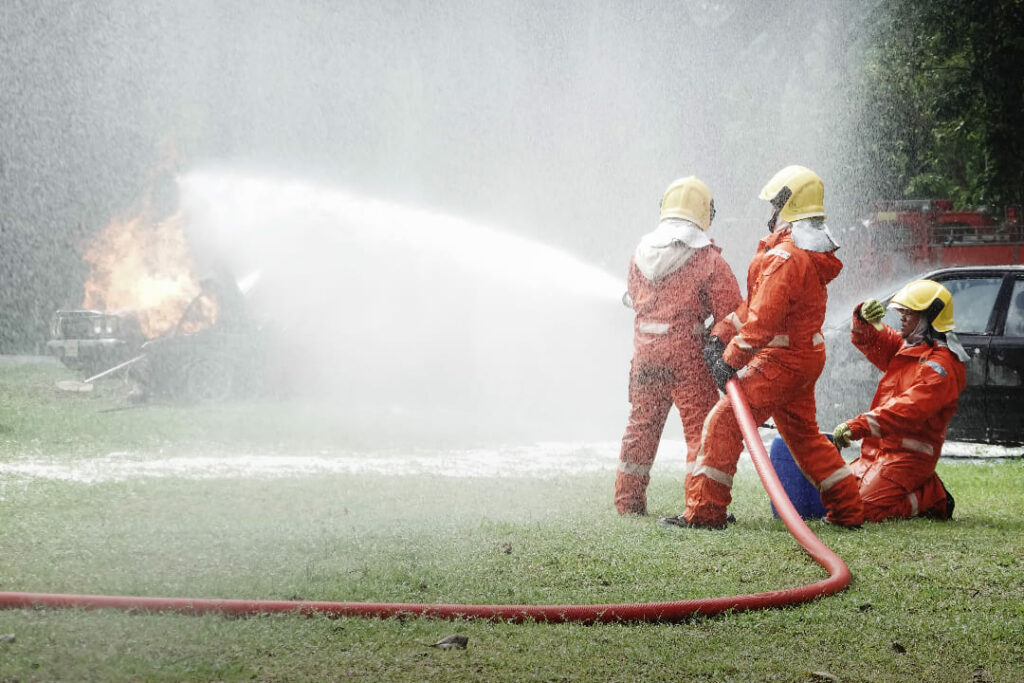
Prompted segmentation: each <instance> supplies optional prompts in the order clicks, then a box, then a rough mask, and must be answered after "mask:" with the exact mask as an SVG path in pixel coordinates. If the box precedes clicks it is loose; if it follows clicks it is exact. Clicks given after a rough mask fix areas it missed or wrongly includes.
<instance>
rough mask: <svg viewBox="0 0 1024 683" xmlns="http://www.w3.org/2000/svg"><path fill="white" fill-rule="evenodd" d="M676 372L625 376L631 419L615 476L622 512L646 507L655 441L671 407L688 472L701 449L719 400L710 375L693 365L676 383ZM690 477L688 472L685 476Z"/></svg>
mask: <svg viewBox="0 0 1024 683" xmlns="http://www.w3.org/2000/svg"><path fill="white" fill-rule="evenodd" d="M675 375H676V372H674V371H673V370H672V369H669V368H658V369H657V371H655V372H644V371H641V372H634V373H632V375H631V376H630V379H629V400H630V404H631V408H630V411H629V422H627V423H626V433H625V434H624V435H623V437H622V450H621V452H620V456H619V457H620V462H619V470H618V472H617V473H616V477H615V508H616V510H618V512H619V513H620V514H627V513H634V514H643V513H644V512H646V511H647V485H648V484H649V483H650V481H651V475H650V472H651V466H652V465H653V464H654V457H655V456H656V455H657V453H658V443H659V442H660V441H661V434H662V431H663V430H664V428H665V421H666V420H667V419H668V414H669V411H670V410H671V409H672V405H673V404H674V405H675V406H676V409H677V410H678V411H679V417H680V419H681V420H682V422H683V435H684V437H685V439H686V462H687V472H689V471H690V469H691V468H692V466H693V463H694V461H696V459H697V452H698V451H699V450H700V441H701V438H700V435H701V427H702V425H703V423H704V418H705V417H706V416H707V414H708V412H709V411H710V410H711V408H712V406H714V405H715V402H716V401H717V400H718V392H717V391H716V390H715V384H714V382H713V381H712V379H711V374H710V373H709V372H707V371H706V370H705V369H704V368H703V367H699V368H697V367H695V368H694V369H693V372H691V373H688V374H687V375H686V376H685V378H684V379H683V380H682V381H680V380H679V379H678V378H677V377H676V376H675ZM686 478H687V480H689V478H690V477H689V474H687V477H686Z"/></svg>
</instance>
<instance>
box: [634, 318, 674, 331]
mask: <svg viewBox="0 0 1024 683" xmlns="http://www.w3.org/2000/svg"><path fill="white" fill-rule="evenodd" d="M669 327H670V325H669V324H668V323H652V322H646V321H644V322H641V323H640V324H639V325H637V329H638V330H639V331H640V332H646V333H648V334H668V328H669Z"/></svg>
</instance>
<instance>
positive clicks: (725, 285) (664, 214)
mask: <svg viewBox="0 0 1024 683" xmlns="http://www.w3.org/2000/svg"><path fill="white" fill-rule="evenodd" d="M714 216H715V203H714V201H713V200H712V198H711V191H710V190H709V189H708V187H707V185H705V184H704V183H703V182H701V181H700V180H699V179H698V178H696V177H695V176H689V177H687V178H681V179H679V180H676V181H675V182H674V183H672V184H671V185H669V187H668V189H667V190H666V191H665V194H664V196H663V197H662V200H661V216H660V222H659V223H658V227H657V228H656V229H655V230H654V231H653V232H650V233H648V234H646V235H644V236H643V238H641V240H640V244H639V245H638V246H637V248H636V251H635V252H634V254H633V258H632V259H631V261H630V265H629V276H628V281H627V282H628V291H627V296H626V297H625V300H626V301H627V303H630V302H631V305H632V307H633V309H634V310H635V311H636V317H635V320H634V323H633V329H634V335H633V348H634V350H633V363H632V368H631V371H630V377H629V401H630V403H631V404H632V408H631V409H630V413H629V423H628V424H627V425H626V433H625V434H624V435H623V437H622V450H621V452H620V454H619V471H618V474H617V476H616V479H615V507H616V509H617V510H618V511H619V513H620V514H640V515H642V514H646V512H647V484H648V482H649V481H650V478H651V477H650V471H651V464H652V463H653V462H654V457H655V455H656V454H657V451H658V442H659V441H660V440H661V433H662V430H663V429H664V427H665V420H666V419H667V417H668V413H669V410H670V409H671V408H672V404H673V403H674V404H675V406H676V408H677V409H678V411H679V416H680V418H681V419H682V422H683V433H684V435H685V437H686V449H687V456H686V457H687V465H688V467H689V466H691V465H692V463H693V460H694V458H696V456H697V449H698V448H699V446H700V432H701V425H702V424H703V423H704V418H705V417H707V414H708V411H709V410H711V406H713V405H714V404H715V401H717V400H718V392H717V391H716V389H715V383H714V381H713V380H712V379H711V374H710V373H709V372H708V368H707V367H706V366H705V364H704V363H703V361H702V360H701V349H702V348H703V347H704V346H705V345H706V344H707V342H708V331H707V329H706V327H705V324H704V323H705V321H706V320H707V319H708V318H712V319H713V320H714V321H715V322H717V323H719V324H725V325H728V324H729V323H728V322H726V321H725V320H724V318H725V316H726V315H728V314H729V313H730V312H731V311H732V310H733V309H734V308H735V307H736V306H737V305H738V304H739V302H740V301H741V296H740V289H739V285H738V284H737V282H736V276H735V275H733V273H732V271H731V270H730V269H729V266H728V264H726V262H725V260H724V259H723V258H722V255H721V250H720V249H719V248H718V247H716V246H715V245H714V244H713V243H712V241H711V240H710V239H709V238H708V236H707V235H706V234H705V233H706V232H707V229H708V227H709V226H710V225H711V221H712V219H713V218H714ZM716 330H717V328H716Z"/></svg>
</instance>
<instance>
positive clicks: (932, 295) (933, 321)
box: [889, 280, 953, 332]
mask: <svg viewBox="0 0 1024 683" xmlns="http://www.w3.org/2000/svg"><path fill="white" fill-rule="evenodd" d="M889 305H890V306H893V307H897V308H909V309H910V310H912V311H919V312H921V313H923V314H924V317H925V319H926V320H928V323H929V324H930V325H931V326H932V327H934V328H935V331H936V332H949V331H950V330H952V329H953V296H952V295H951V294H950V293H949V290H948V289H946V288H945V287H943V286H942V285H941V284H939V283H938V282H935V281H934V280H914V281H913V282H911V283H910V284H909V285H907V286H906V287H904V288H903V289H901V290H900V291H898V292H896V296H894V297H893V298H892V300H891V301H890V302H889Z"/></svg>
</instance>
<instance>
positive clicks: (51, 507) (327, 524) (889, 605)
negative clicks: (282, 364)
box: [0, 366, 1024, 681]
mask: <svg viewBox="0 0 1024 683" xmlns="http://www.w3.org/2000/svg"><path fill="white" fill-rule="evenodd" d="M66 376H67V374H66V373H64V372H63V371H62V370H61V369H60V368H57V367H54V366H0V399H2V405H3V408H2V409H0V410H2V412H0V463H2V462H18V461H23V460H25V459H34V460H37V461H45V462H53V463H58V464H67V463H71V462H75V463H78V464H83V463H88V462H90V461H92V460H94V459H95V458H97V457H98V456H104V455H106V454H107V453H110V452H112V451H127V452H130V453H131V454H132V456H131V457H134V458H139V459H143V460H145V459H147V458H148V459H156V458H159V457H163V456H166V455H168V454H190V453H192V454H194V453H203V452H206V451H211V452H216V453H218V454H220V455H221V456H223V457H229V458H230V457H242V456H243V455H244V454H247V453H251V452H268V453H270V452H279V453H287V454H293V455H298V454H304V453H307V452H311V450H312V449H319V450H317V451H316V452H323V453H326V456H327V457H330V456H331V455H332V454H338V453H342V452H349V451H351V450H352V449H356V450H358V449H360V448H364V447H365V446H366V442H365V440H366V436H365V435H361V436H359V437H358V438H348V437H347V435H346V433H345V432H344V430H342V429H340V428H339V427H338V426H337V425H336V424H335V425H333V426H331V427H330V428H326V429H324V428H319V427H320V426H322V425H323V424H324V423H323V417H324V415H323V414H317V412H316V410H310V409H309V407H308V406H295V405H292V404H272V403H238V404H232V405H224V406H215V407H205V408H195V407H186V406H151V407H147V408H143V409H138V410H127V411H114V412H100V411H102V410H103V409H105V408H110V407H113V406H115V405H116V399H117V396H116V393H117V391H118V389H117V387H116V385H113V384H111V385H108V386H105V387H104V386H101V387H100V390H98V391H97V392H96V393H95V394H92V395H83V396H78V395H71V394H60V393H58V392H56V391H54V390H53V381H54V380H55V379H58V378H61V377H66ZM325 410H326V409H325ZM325 414H326V413H325ZM744 457H746V456H744ZM940 474H941V475H942V477H943V479H944V480H945V481H946V483H947V485H948V486H949V488H950V489H951V490H952V491H953V492H954V494H955V495H956V497H957V514H956V520H955V521H954V522H953V523H946V524H944V523H936V522H931V521H927V520H910V521H902V522H893V523H885V524H873V525H868V526H866V528H865V529H864V530H863V531H861V532H852V533H851V532H843V531H839V530H835V529H831V528H819V527H818V526H817V525H814V526H813V527H812V528H814V529H815V530H816V532H817V533H818V534H819V535H820V536H821V537H822V538H823V540H824V541H825V542H826V544H828V545H829V546H830V547H832V548H833V549H834V550H836V552H838V553H839V555H840V556H842V557H843V558H844V560H845V561H846V562H847V564H848V565H849V566H850V569H851V571H852V572H853V575H854V580H853V584H852V586H851V587H850V588H849V589H848V590H847V591H845V592H843V593H840V594H839V595H837V596H833V597H830V598H826V599H823V600H819V601H816V602H813V603H809V604H806V605H802V606H797V607H793V608H787V609H781V610H771V611H762V612H751V613H744V614H728V615H722V616H719V617H715V618H710V619H694V620H691V621H688V622H686V623H681V624H615V625H597V626H581V625H578V624H560V625H549V624H538V623H528V624H522V625H513V624H507V623H490V622H483V621H460V622H447V621H434V620H428V619H388V620H377V619H354V618H346V619H334V620H331V619H326V618H322V617H312V618H307V617H299V616H292V615H284V616H281V615H279V616H266V617H256V618H247V619H234V618H226V617H221V616H217V615H205V616H198V617H195V616H183V615H177V614H155V613H133V614H129V613H122V612H114V611H106V610H104V611H78V610H65V611H54V610H9V611H0V636H2V635H3V634H13V635H14V641H13V642H0V681H14V680H19V681H27V680H172V681H176V680H197V679H198V680H253V679H255V680H324V679H329V680H338V679H343V680H347V679H361V680H410V681H419V680H456V681H459V680H465V681H479V680H543V681H548V680H612V681H631V680H642V679H644V680H709V681H718V680H781V681H790V680H796V681H802V680H816V679H818V680H832V679H828V678H822V677H821V676H816V675H815V672H825V673H827V674H830V675H832V676H835V677H836V678H838V679H839V680H842V681H877V680H882V681H887V680H893V681H902V680H927V681H972V680H992V681H1012V680H1021V679H1022V678H1024V521H1022V520H1024V463H1022V462H1021V461H1019V460H1017V461H1005V462H997V463H985V464H970V463H963V462H948V463H947V462H943V463H941V464H940ZM613 476H614V475H613V472H611V471H608V472H606V473H601V474H586V475H572V476H561V477H556V478H536V479H533V478H528V477H510V478H507V479H494V478H479V479H455V478H450V477H443V476H439V475H438V476H421V477H401V476H396V477H384V476H381V475H370V474H362V475H327V476H324V475H318V476H295V477H286V478H259V477H242V478H237V479H217V478H213V479H199V480H194V479H184V478H132V479H126V480H124V481H104V482H102V483H92V484H90V483H82V482H75V481H57V480H52V479H39V478H32V479H29V478H24V477H20V476H15V475H11V474H3V473H0V590H5V591H33V592H74V593H103V594H127V595H150V596H181V597H220V598H251V599H254V598H263V599H306V600H331V601H333V600H338V601H381V602H427V603H431V602H437V603H448V602H454V603H500V604H506V603H517V604H518V603H524V604H550V603H558V604H584V603H605V602H638V601H658V600H676V599H689V598H700V597H710V596H717V595H728V594H734V593H750V592H758V591H765V590H774V589H778V588H784V587H791V586H796V585H800V584H803V583H807V582H811V581H815V580H817V579H819V578H822V577H823V576H824V572H823V570H822V569H821V568H820V567H818V566H817V565H816V564H815V563H813V562H812V561H811V560H810V559H809V558H808V557H807V556H806V555H805V554H804V553H803V551H802V550H801V549H800V548H799V547H798V546H797V544H796V543H795V541H793V540H792V538H791V537H790V536H789V534H788V533H787V532H786V531H785V529H784V528H783V526H782V525H781V523H779V522H778V521H776V520H773V519H772V518H771V517H770V515H769V512H768V504H767V497H766V495H765V493H764V491H763V489H762V488H761V487H760V484H759V482H758V480H757V478H756V475H754V474H753V472H752V471H751V468H745V469H744V470H741V472H740V474H739V476H738V477H737V484H736V489H735V498H736V501H735V503H734V505H733V507H732V509H733V511H734V512H735V513H736V514H737V516H738V517H739V519H740V521H739V523H738V524H735V525H732V526H731V527H730V528H729V530H728V531H726V532H705V531H684V530H679V529H664V528H661V527H658V526H657V525H656V524H655V519H654V518H655V517H656V516H657V515H659V514H670V513H671V514H674V513H676V512H679V500H680V497H681V493H682V491H681V482H680V481H679V480H678V479H677V478H676V477H675V476H673V475H662V476H657V471H656V477H655V480H654V482H653V484H652V487H651V491H650V499H651V508H652V510H651V511H652V517H648V518H644V519H635V518H620V517H618V516H617V515H615V514H614V512H613V511H612V508H611V504H610V498H611V483H612V478H613ZM452 633H461V634H464V635H466V636H468V637H469V646H468V648H467V649H465V650H448V651H445V650H439V649H435V648H430V647H429V644H431V643H433V642H435V641H437V640H439V639H440V638H442V637H444V636H446V635H449V634H452ZM0 641H2V639H0Z"/></svg>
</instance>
